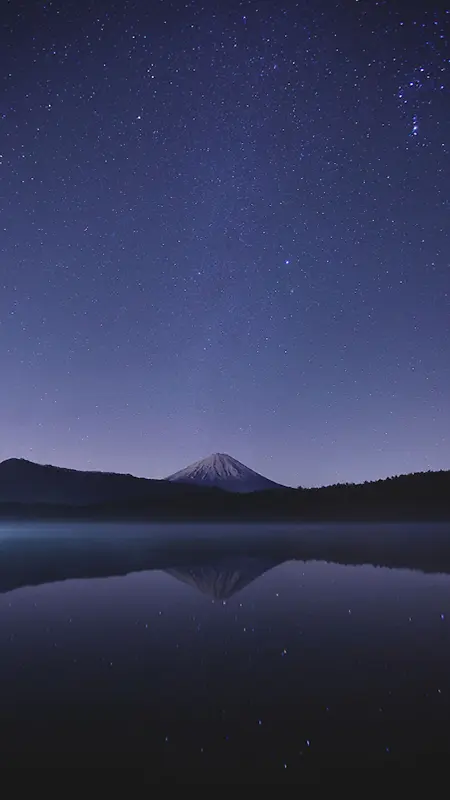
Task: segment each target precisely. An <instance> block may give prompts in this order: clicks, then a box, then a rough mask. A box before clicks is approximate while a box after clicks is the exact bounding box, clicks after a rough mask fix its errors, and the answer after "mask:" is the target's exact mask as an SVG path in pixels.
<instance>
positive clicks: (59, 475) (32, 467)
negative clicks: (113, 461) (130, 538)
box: [0, 458, 202, 506]
mask: <svg viewBox="0 0 450 800" xmlns="http://www.w3.org/2000/svg"><path fill="white" fill-rule="evenodd" d="M187 492H190V493H191V494H199V493H200V494H202V489H201V487H197V486H191V487H186V486H178V485H177V484H172V483H170V482H168V481H161V480H152V479H149V478H136V477H134V476H133V475H122V474H119V473H114V472H83V471H80V470H76V469H65V468H63V467H54V466H52V465H50V464H49V465H44V464H36V463H34V462H33V461H27V460H26V459H22V458H10V459H8V460H6V461H3V462H1V463H0V503H25V504H31V503H46V504H50V505H52V504H54V505H63V506H68V505H69V506H90V505H99V504H102V505H103V504H112V503H122V504H123V503H133V502H138V503H139V502H141V503H142V502H146V501H148V502H151V501H152V500H156V499H159V500H161V499H167V500H170V501H173V500H176V499H177V498H180V497H185V496H186V493H187Z"/></svg>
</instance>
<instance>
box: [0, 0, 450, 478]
mask: <svg viewBox="0 0 450 800" xmlns="http://www.w3.org/2000/svg"><path fill="white" fill-rule="evenodd" d="M449 33H450V12H449V10H448V6H447V8H446V5H445V4H444V3H442V2H435V3H433V2H431V3H424V2H420V3H419V2H413V3H411V2H402V1H401V0H400V1H399V2H373V1H372V0H370V2H369V0H360V1H359V2H358V1H357V0H351V1H350V0H348V1H346V0H344V1H343V2H340V3H336V2H326V1H325V0H318V1H317V2H314V3H312V2H306V0H303V2H298V3H294V2H284V3H283V2H264V0H262V2H235V1H233V0H228V1H227V2H225V0H223V1H222V2H205V3H203V4H200V3H196V2H186V3H178V2H166V1H164V2H156V0H155V1H153V2H151V1H150V2H147V1H145V0H134V2H128V3H127V2H114V0H112V2H108V3H107V2H103V3H100V2H97V3H86V2H84V0H78V2H75V0H59V2H47V3H41V2H35V3H30V2H27V3H24V2H19V0H14V2H10V3H8V8H7V9H6V13H5V12H4V13H3V15H2V29H1V48H0V60H1V67H2V68H1V72H0V76H1V77H0V79H1V95H0V98H1V106H0V138H1V146H0V152H1V159H0V162H1V163H0V179H1V184H0V366H1V384H0V419H1V423H2V432H1V438H0V459H1V458H7V457H9V456H24V457H27V458H31V459H34V460H37V461H45V462H52V463H56V464H61V465H65V466H73V467H77V468H89V469H94V468H95V469H110V470H116V471H129V472H132V473H135V474H138V475H145V476H151V477H161V476H164V475H166V474H168V473H171V472H173V471H175V470H177V469H180V468H181V467H183V466H184V465H185V464H187V463H189V462H190V461H194V460H197V459H199V458H202V457H203V456H205V455H208V454H209V453H210V452H213V451H224V452H229V453H230V454H231V455H233V456H235V457H236V458H238V459H240V460H241V461H243V462H245V463H247V464H248V465H249V466H251V467H253V468H254V469H257V470H259V471H260V472H263V473H265V474H267V475H268V476H269V477H270V478H273V479H274V480H278V481H281V482H285V483H288V484H292V485H297V484H303V485H316V484H323V483H330V482H336V481H346V480H352V481H359V480H364V479H371V478H377V477H383V476H386V475H390V474H395V473H400V472H411V471H416V470H426V469H430V468H431V469H440V468H449V466H450V459H449V447H450V263H449V261H450V259H449V244H450V241H449V240H450V237H449V231H450V219H449V217H450V214H449V211H450V203H449V187H450V165H449V164H450V162H449V150H450V81H449V75H450V46H449Z"/></svg>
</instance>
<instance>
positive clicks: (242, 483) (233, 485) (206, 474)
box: [167, 453, 285, 494]
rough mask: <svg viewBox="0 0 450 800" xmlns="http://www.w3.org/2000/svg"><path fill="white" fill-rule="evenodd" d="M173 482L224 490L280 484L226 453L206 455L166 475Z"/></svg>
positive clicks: (244, 490)
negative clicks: (206, 456)
mask: <svg viewBox="0 0 450 800" xmlns="http://www.w3.org/2000/svg"><path fill="white" fill-rule="evenodd" d="M167 480H168V481H171V482H172V483H186V484H189V485H191V486H192V485H196V486H209V487H211V486H214V487H216V488H218V489H224V490H225V491H227V492H239V493H241V494H246V493H248V492H261V491H265V490H266V489H280V488H285V487H281V486H280V484H279V483H275V482H274V481H271V480H269V478H265V477H264V475H260V474H259V472H255V471H254V470H253V469H250V467H246V466H245V464H241V462H240V461H238V460H237V459H236V458H233V457H232V456H229V455H227V454H226V453H213V455H211V456H208V458H203V459H202V460H201V461H196V462H195V463H194V464H190V465H189V466H188V467H185V468H184V469H182V470H180V471H179V472H175V473H174V474H173V475H169V477H168V478H167Z"/></svg>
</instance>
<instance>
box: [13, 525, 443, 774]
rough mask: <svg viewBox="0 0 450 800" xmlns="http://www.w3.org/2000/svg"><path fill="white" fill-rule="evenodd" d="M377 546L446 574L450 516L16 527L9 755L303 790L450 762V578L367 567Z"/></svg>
mask: <svg viewBox="0 0 450 800" xmlns="http://www.w3.org/2000/svg"><path fill="white" fill-rule="evenodd" d="M314 540H317V551H318V558H323V557H324V556H325V555H326V549H327V548H328V550H329V562H328V563H327V562H326V561H325V560H314V553H313V552H312V551H311V548H313V545H312V544H311V542H314ZM374 542H375V544H374ZM380 542H381V543H384V544H383V546H382V549H381V550H380V551H376V552H379V553H383V552H384V560H385V562H386V563H391V562H392V561H393V562H394V563H396V564H397V563H402V558H403V562H404V567H408V566H411V564H410V561H411V560H412V561H413V564H416V560H417V558H418V557H419V555H420V554H422V558H423V561H424V563H425V564H426V565H427V568H428V569H431V567H430V564H433V565H434V567H433V568H434V569H436V564H438V563H439V559H440V560H441V564H442V567H441V568H442V570H443V571H446V570H447V568H448V567H447V555H448V551H449V550H450V530H449V526H431V527H430V526H428V527H427V526H412V527H411V526H409V527H405V526H382V527H381V528H380V526H378V527H377V526H369V527H364V528H361V527H360V526H352V528H345V526H338V527H334V528H332V527H329V526H328V527H321V526H311V527H310V528H294V527H289V526H281V527H279V528H276V527H273V526H272V527H270V526H267V527H264V526H260V527H257V526H245V527H243V528H242V527H237V526H234V527H232V528H227V527H220V526H219V527H217V526H216V527H213V528H211V527H209V526H201V527H198V526H184V527H178V528H177V527H173V526H165V527H159V528H158V527H145V526H136V525H135V526H131V527H130V526H128V527H126V526H106V525H105V526H95V527H93V526H91V527H89V526H87V525H85V526H75V525H72V526H58V525H56V524H54V525H52V526H50V527H46V526H44V525H37V526H32V525H28V526H16V525H6V524H2V525H1V526H0V565H1V566H0V592H1V594H0V647H1V661H0V707H1V709H2V713H1V718H0V736H1V748H0V765H1V766H4V765H7V764H25V765H35V764H36V765H40V766H45V765H56V766H58V765H64V764H67V765H71V764H76V765H84V764H85V765H105V766H107V765H108V766H109V765H114V766H126V765H139V766H144V767H146V768H147V769H148V770H149V771H150V773H151V775H153V777H154V779H155V780H158V778H160V777H161V778H167V776H169V777H171V778H173V779H175V780H177V779H178V780H186V781H193V782H202V781H205V782H214V781H215V780H220V781H221V782H223V781H227V780H228V781H238V780H244V781H250V782H251V781H255V782H258V780H260V779H262V778H264V779H268V780H272V781H275V782H295V781H297V780H301V778H302V776H303V775H305V774H307V773H308V771H309V769H311V770H314V768H317V767H322V766H328V765H330V766H346V765H349V766H356V765H375V766H384V765H390V764H391V765H395V764H401V765H412V764H423V765H432V764H435V763H436V760H439V759H440V758H444V759H445V757H446V756H449V755H450V726H449V725H448V721H449V715H450V577H449V576H447V575H446V574H437V573H436V572H428V573H424V572H420V571H417V569H416V570H412V569H407V568H396V569H393V568H386V567H380V566H373V565H371V564H370V563H364V561H365V560H367V559H366V555H365V553H367V552H370V553H373V551H374V550H373V549H374V547H375V548H376V547H380V546H381V545H379V543H380ZM447 542H448V544H447ZM386 543H387V544H386ZM389 543H390V544H389ZM408 543H409V544H408ZM340 548H341V549H340ZM352 548H353V550H352ZM364 548H365V550H364ZM313 549H314V548H313ZM302 551H303V552H304V559H306V560H302ZM341 551H342V552H341ZM402 553H403V557H402V555H401V554H402ZM411 553H412V555H411ZM351 554H353V555H352V557H351V558H350V556H351ZM380 557H381V556H380ZM358 559H359V560H360V561H362V562H363V563H358ZM378 560H380V559H378ZM381 560H382V559H381ZM339 561H352V562H356V563H352V565H346V564H345V563H335V562H339ZM97 576H100V577H97Z"/></svg>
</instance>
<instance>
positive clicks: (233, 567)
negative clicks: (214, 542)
mask: <svg viewBox="0 0 450 800" xmlns="http://www.w3.org/2000/svg"><path fill="white" fill-rule="evenodd" d="M278 563H279V562H277V561H274V560H272V561H269V559H261V558H259V559H258V558H249V557H247V558H246V557H245V556H242V557H241V558H234V559H233V558H226V559H223V560H222V561H220V562H218V563H216V564H202V565H200V566H199V565H197V566H186V567H184V568H181V567H177V568H172V569H166V570H165V572H166V573H167V574H168V575H171V576H172V577H173V578H176V579H177V580H179V581H182V583H187V584H188V585H189V586H194V587H195V588H196V589H198V590H199V591H200V592H202V593H203V594H206V595H209V597H214V598H215V599H217V600H227V599H229V598H230V597H232V596H233V595H234V594H236V592H239V591H240V590H241V589H243V588H244V587H245V586H248V585H249V584H250V583H252V581H255V580H256V579H257V578H259V577H260V576H261V575H264V573H265V572H268V571H269V570H270V569H273V568H274V567H276V566H277V565H278Z"/></svg>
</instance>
